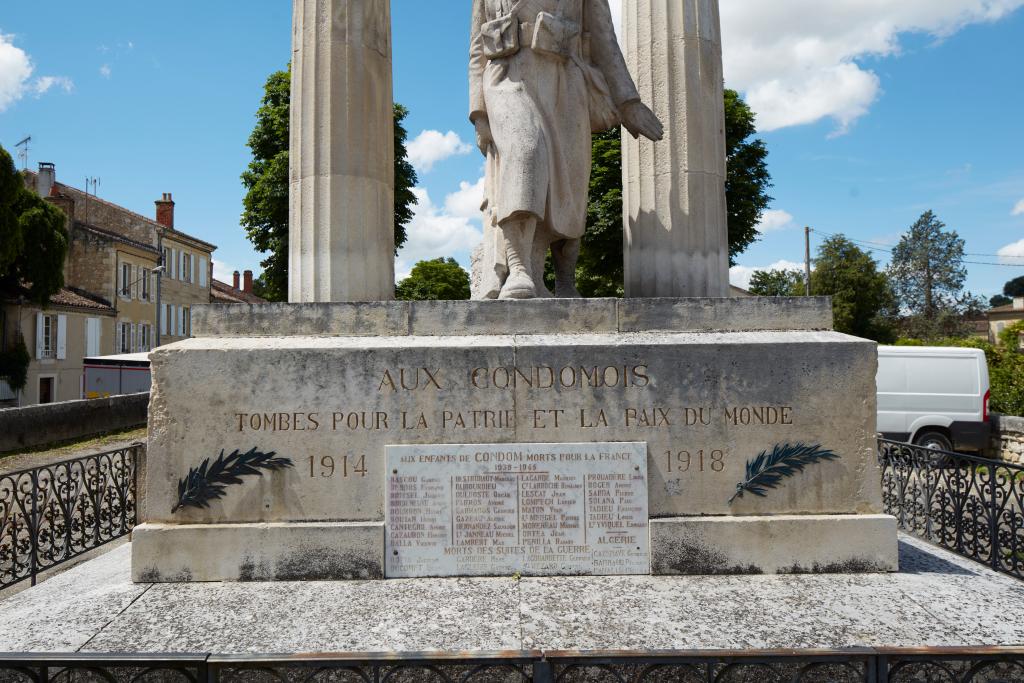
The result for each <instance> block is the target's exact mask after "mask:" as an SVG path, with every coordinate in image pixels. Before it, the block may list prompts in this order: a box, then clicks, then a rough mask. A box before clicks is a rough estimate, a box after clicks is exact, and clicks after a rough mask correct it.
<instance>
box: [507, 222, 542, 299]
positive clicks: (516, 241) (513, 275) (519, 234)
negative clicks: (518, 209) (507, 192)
mask: <svg viewBox="0 0 1024 683" xmlns="http://www.w3.org/2000/svg"><path fill="white" fill-rule="evenodd" d="M501 231H502V233H503V234H504V236H505V243H506V256H507V258H508V278H506V280H505V285H504V286H503V287H502V288H501V294H500V295H499V296H498V298H499V299H534V298H536V296H537V289H536V287H535V286H534V284H533V276H532V272H531V271H532V265H533V264H532V260H533V238H534V234H535V233H536V232H537V217H536V216H533V215H531V214H516V215H514V216H512V217H511V218H509V219H508V220H506V221H505V222H504V223H502V224H501Z"/></svg>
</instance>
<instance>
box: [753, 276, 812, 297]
mask: <svg viewBox="0 0 1024 683" xmlns="http://www.w3.org/2000/svg"><path fill="white" fill-rule="evenodd" d="M749 289H750V293H751V294H753V295H754V296H803V295H804V294H806V293H807V285H806V284H805V282H804V274H803V273H802V272H800V271H799V270H757V271H754V274H753V276H752V277H751V278H750V288H749Z"/></svg>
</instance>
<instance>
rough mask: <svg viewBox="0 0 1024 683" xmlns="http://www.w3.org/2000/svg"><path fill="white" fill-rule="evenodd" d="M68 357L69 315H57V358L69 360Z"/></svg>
mask: <svg viewBox="0 0 1024 683" xmlns="http://www.w3.org/2000/svg"><path fill="white" fill-rule="evenodd" d="M67 357H68V317H67V316H66V315H58V316H57V360H67Z"/></svg>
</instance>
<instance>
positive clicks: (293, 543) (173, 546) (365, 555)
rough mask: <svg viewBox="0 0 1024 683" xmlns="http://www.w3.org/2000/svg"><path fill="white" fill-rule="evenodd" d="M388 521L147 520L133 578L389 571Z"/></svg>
mask: <svg viewBox="0 0 1024 683" xmlns="http://www.w3.org/2000/svg"><path fill="white" fill-rule="evenodd" d="M383 559H384V525H383V524H380V523H374V522H320V523H315V524H314V523H305V524H298V523H292V524H194V525H182V524H175V525H167V524H143V525H141V526H138V527H136V528H135V530H134V531H133V532H132V579H133V580H135V581H138V582H142V583H168V582H170V583H175V582H189V581H298V580H304V581H324V580H341V579H381V578H384V563H383Z"/></svg>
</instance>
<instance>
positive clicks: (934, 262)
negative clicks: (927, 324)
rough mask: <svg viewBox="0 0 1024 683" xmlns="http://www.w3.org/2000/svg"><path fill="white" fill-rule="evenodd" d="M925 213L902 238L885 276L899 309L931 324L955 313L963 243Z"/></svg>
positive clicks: (961, 277)
mask: <svg viewBox="0 0 1024 683" xmlns="http://www.w3.org/2000/svg"><path fill="white" fill-rule="evenodd" d="M945 228H946V224H945V223H943V222H942V221H940V220H939V219H938V217H937V216H936V215H935V214H934V213H932V212H931V211H926V212H925V213H924V214H923V215H922V216H921V217H920V218H919V219H918V220H917V222H916V223H914V224H913V225H912V226H911V227H910V230H909V231H908V232H907V233H906V234H905V235H903V237H902V239H900V242H899V244H897V245H896V248H895V249H894V250H893V253H892V263H891V265H890V266H889V276H890V278H891V279H892V282H893V286H894V288H895V292H896V296H897V299H898V301H899V304H900V306H901V308H903V309H905V310H907V311H909V312H910V313H911V314H912V315H920V316H923V317H924V318H925V319H926V320H934V319H935V318H937V317H938V316H939V314H940V313H942V312H944V311H946V312H948V311H958V310H959V309H960V308H961V306H962V303H963V300H962V292H963V287H964V282H965V281H966V279H967V268H966V267H965V266H964V263H963V261H964V240H963V239H961V238H960V236H959V235H957V233H956V232H955V231H952V232H947V231H946V230H945Z"/></svg>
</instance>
